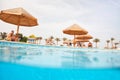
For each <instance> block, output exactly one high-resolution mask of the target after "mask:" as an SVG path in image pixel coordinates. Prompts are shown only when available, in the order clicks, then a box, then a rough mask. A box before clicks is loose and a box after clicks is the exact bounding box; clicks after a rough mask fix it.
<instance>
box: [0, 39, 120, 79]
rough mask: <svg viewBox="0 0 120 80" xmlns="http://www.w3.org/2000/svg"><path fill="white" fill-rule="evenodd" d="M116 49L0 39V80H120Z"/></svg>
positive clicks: (119, 61)
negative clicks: (46, 44)
mask: <svg viewBox="0 0 120 80" xmlns="http://www.w3.org/2000/svg"><path fill="white" fill-rule="evenodd" d="M119 75H120V50H104V49H90V48H89V49H82V48H68V47H59V46H56V47H55V46H42V45H34V44H22V43H21V44H20V43H15V42H14V43H13V42H2V41H0V80H120V76H119Z"/></svg>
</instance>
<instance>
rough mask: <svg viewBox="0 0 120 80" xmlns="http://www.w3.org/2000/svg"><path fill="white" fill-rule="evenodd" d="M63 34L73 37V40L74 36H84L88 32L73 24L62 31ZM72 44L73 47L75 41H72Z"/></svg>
mask: <svg viewBox="0 0 120 80" xmlns="http://www.w3.org/2000/svg"><path fill="white" fill-rule="evenodd" d="M63 33H65V34H69V35H74V39H75V35H84V34H87V33H88V31H86V30H85V29H83V28H82V27H80V26H79V25H77V24H73V25H72V26H70V27H68V28H66V29H65V30H63ZM73 44H74V46H75V41H73Z"/></svg>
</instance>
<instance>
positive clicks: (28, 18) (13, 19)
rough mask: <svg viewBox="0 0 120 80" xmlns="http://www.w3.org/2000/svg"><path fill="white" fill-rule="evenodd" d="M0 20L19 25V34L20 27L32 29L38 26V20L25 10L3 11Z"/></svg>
mask: <svg viewBox="0 0 120 80" xmlns="http://www.w3.org/2000/svg"><path fill="white" fill-rule="evenodd" d="M0 19H1V20H3V21H5V22H7V23H11V24H14V25H17V26H18V28H17V32H18V30H19V26H28V27H32V26H36V25H38V23H37V19H36V18H35V17H33V16H32V15H30V14H29V13H28V12H27V11H25V10H24V9H23V8H14V9H7V10H2V11H1V12H0Z"/></svg>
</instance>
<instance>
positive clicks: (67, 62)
mask: <svg viewBox="0 0 120 80" xmlns="http://www.w3.org/2000/svg"><path fill="white" fill-rule="evenodd" d="M69 52H70V51H68V55H66V56H62V58H63V61H62V66H64V67H87V66H88V65H90V64H91V61H90V59H89V55H88V54H86V52H83V51H72V52H70V53H69ZM69 54H71V55H69Z"/></svg>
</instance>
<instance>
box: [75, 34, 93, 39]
mask: <svg viewBox="0 0 120 80" xmlns="http://www.w3.org/2000/svg"><path fill="white" fill-rule="evenodd" d="M92 38H93V37H92V36H91V35H90V34H86V35H76V36H75V39H92Z"/></svg>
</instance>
